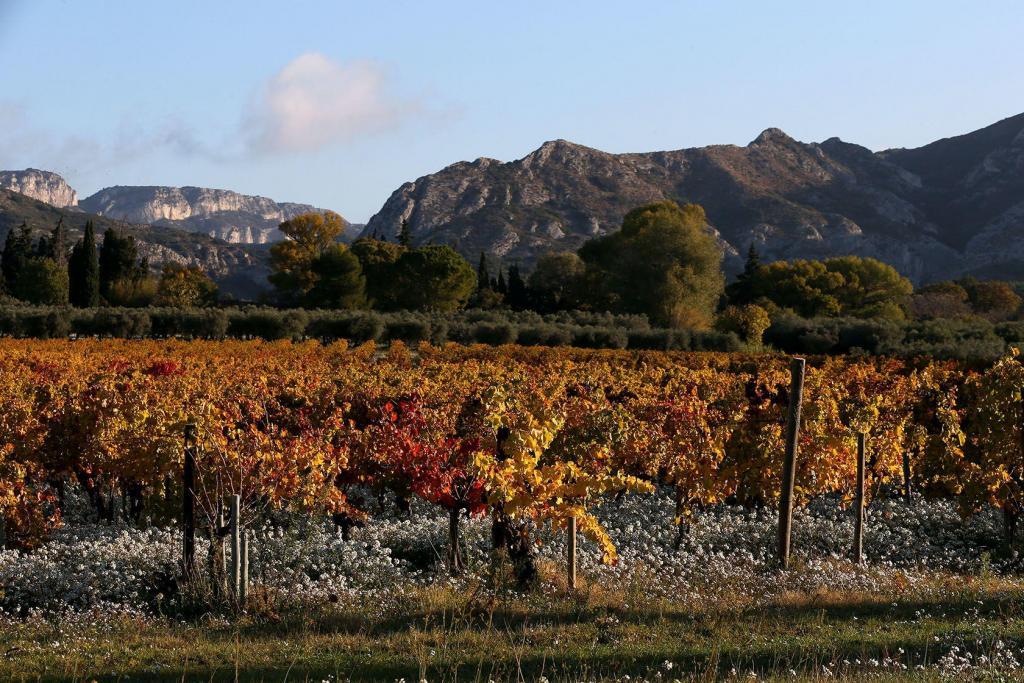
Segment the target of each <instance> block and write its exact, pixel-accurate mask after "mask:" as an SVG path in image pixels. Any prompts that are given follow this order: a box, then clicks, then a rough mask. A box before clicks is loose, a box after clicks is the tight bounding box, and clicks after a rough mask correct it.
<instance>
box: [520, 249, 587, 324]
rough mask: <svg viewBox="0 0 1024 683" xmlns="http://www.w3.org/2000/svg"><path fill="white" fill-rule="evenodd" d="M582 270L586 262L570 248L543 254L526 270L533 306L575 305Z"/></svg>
mask: <svg viewBox="0 0 1024 683" xmlns="http://www.w3.org/2000/svg"><path fill="white" fill-rule="evenodd" d="M585 272H586V265H585V264H584V263H583V259H581V258H580V257H579V255H578V254H575V253H573V252H571V251H566V252H561V253H548V254H544V255H543V256H541V257H540V258H539V259H537V265H536V267H535V268H534V269H533V272H532V273H530V279H529V289H530V296H531V299H532V301H533V305H534V306H535V307H536V308H537V309H538V310H540V311H543V312H553V311H561V310H568V309H572V308H578V307H579V305H580V291H581V290H580V287H581V284H582V281H583V276H584V273H585Z"/></svg>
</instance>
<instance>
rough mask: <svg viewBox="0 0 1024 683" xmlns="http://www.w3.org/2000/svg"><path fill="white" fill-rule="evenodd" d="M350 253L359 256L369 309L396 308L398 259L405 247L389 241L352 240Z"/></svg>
mask: <svg viewBox="0 0 1024 683" xmlns="http://www.w3.org/2000/svg"><path fill="white" fill-rule="evenodd" d="M351 251H352V253H353V254H354V255H355V257H356V258H357V259H359V265H360V267H361V268H362V271H363V275H364V277H365V278H366V298H367V303H368V304H369V305H370V307H371V308H376V309H379V310H383V311H389V310H394V309H397V308H400V306H401V304H400V302H399V284H398V272H397V268H398V259H400V258H401V257H402V254H404V253H405V252H406V249H405V247H402V246H401V245H398V244H394V243H392V242H384V241H383V240H374V239H368V238H362V239H358V240H356V241H355V242H353V243H352V247H351Z"/></svg>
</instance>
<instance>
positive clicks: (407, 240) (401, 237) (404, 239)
mask: <svg viewBox="0 0 1024 683" xmlns="http://www.w3.org/2000/svg"><path fill="white" fill-rule="evenodd" d="M396 237H397V238H398V243H399V244H400V245H402V246H403V247H406V248H409V247H411V246H412V231H411V230H410V229H409V221H408V220H406V219H405V218H403V219H402V226H401V227H400V228H399V229H398V235H396Z"/></svg>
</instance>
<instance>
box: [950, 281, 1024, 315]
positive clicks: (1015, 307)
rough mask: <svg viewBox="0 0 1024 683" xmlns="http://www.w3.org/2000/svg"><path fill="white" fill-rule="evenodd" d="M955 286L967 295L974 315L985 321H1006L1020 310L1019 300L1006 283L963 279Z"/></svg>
mask: <svg viewBox="0 0 1024 683" xmlns="http://www.w3.org/2000/svg"><path fill="white" fill-rule="evenodd" d="M957 284H958V285H960V287H962V288H963V290H964V291H965V292H966V293H967V301H968V303H969V304H970V307H971V310H972V311H973V312H974V313H975V315H978V316H981V317H982V318H985V319H986V320H990V321H992V322H1000V321H1002V320H1007V319H1009V318H1011V317H1013V316H1014V315H1015V314H1016V313H1017V312H1018V311H1019V310H1020V306H1021V298H1020V296H1019V295H1018V294H1017V293H1016V292H1015V291H1013V287H1011V286H1010V285H1009V284H1008V283H1006V282H1001V281H999V280H975V279H974V278H964V279H963V280H960V281H958V282H957Z"/></svg>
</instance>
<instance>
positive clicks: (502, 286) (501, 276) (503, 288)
mask: <svg viewBox="0 0 1024 683" xmlns="http://www.w3.org/2000/svg"><path fill="white" fill-rule="evenodd" d="M494 288H495V289H496V290H497V291H498V293H499V294H508V285H507V284H506V283H505V272H504V271H502V270H500V269H499V270H498V283H497V285H496V286H495V287H494Z"/></svg>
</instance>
